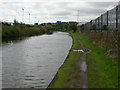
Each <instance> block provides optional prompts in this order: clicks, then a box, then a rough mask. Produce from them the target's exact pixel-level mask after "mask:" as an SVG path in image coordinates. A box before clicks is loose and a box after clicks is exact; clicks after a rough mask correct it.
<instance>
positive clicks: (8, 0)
mask: <svg viewBox="0 0 120 90" xmlns="http://www.w3.org/2000/svg"><path fill="white" fill-rule="evenodd" d="M118 2H119V0H0V12H1V14H0V21H7V22H13V20H14V19H16V20H18V21H19V22H24V23H27V24H29V23H31V24H33V23H44V22H45V23H47V22H56V21H63V22H68V21H79V22H88V21H90V20H92V19H95V18H97V17H98V16H100V15H101V14H103V13H105V12H106V11H107V10H110V9H112V8H114V7H115V6H116V5H118ZM22 8H24V19H23V10H22ZM29 14H30V15H29ZM78 16H79V17H78Z"/></svg>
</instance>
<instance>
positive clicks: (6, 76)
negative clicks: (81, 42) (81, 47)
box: [0, 32, 72, 88]
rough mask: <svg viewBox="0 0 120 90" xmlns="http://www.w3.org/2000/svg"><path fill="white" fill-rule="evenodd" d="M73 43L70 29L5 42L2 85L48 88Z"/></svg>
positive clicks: (0, 49) (7, 86) (6, 86)
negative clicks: (69, 32)
mask: <svg viewBox="0 0 120 90" xmlns="http://www.w3.org/2000/svg"><path fill="white" fill-rule="evenodd" d="M71 46H72V38H71V37H70V36H69V34H68V33H65V32H55V33H53V34H52V35H41V36H34V37H28V38H25V39H23V40H16V41H9V42H7V43H3V44H2V48H0V51H2V88H47V87H48V85H49V84H50V82H51V81H52V80H53V78H54V76H55V74H56V73H57V71H58V69H59V68H60V67H61V65H62V64H63V63H64V61H65V58H66V57H67V55H68V53H69V50H70V48H71Z"/></svg>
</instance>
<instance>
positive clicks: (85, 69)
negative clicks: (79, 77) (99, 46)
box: [80, 61, 87, 72]
mask: <svg viewBox="0 0 120 90" xmlns="http://www.w3.org/2000/svg"><path fill="white" fill-rule="evenodd" d="M80 67H81V71H83V72H86V71H87V64H86V62H85V61H82V62H81V66H80Z"/></svg>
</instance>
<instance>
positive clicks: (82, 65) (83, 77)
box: [73, 38, 90, 88]
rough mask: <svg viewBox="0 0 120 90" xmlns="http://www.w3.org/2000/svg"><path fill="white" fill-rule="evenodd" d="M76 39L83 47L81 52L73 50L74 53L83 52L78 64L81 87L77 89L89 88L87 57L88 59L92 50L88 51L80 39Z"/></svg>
mask: <svg viewBox="0 0 120 90" xmlns="http://www.w3.org/2000/svg"><path fill="white" fill-rule="evenodd" d="M76 39H77V40H78V42H79V43H80V46H81V47H82V49H81V50H73V51H74V52H82V55H81V58H80V60H79V61H78V64H77V66H78V67H79V72H78V75H79V82H78V83H79V86H78V87H77V88H88V79H87V63H86V57H87V54H88V53H89V52H90V50H89V49H87V48H86V47H85V46H84V45H83V43H82V42H81V41H80V40H79V39H78V38H76Z"/></svg>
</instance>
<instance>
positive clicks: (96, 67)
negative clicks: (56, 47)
mask: <svg viewBox="0 0 120 90" xmlns="http://www.w3.org/2000/svg"><path fill="white" fill-rule="evenodd" d="M70 34H71V36H72V38H73V46H72V48H71V50H70V52H69V55H68V57H67V58H66V62H65V63H64V64H63V66H62V67H61V68H60V69H59V71H58V73H57V74H56V77H55V78H54V80H53V82H51V84H50V86H49V88H118V66H117V62H115V60H114V59H111V58H109V57H108V56H107V55H106V52H105V51H104V49H102V48H99V46H97V45H96V44H94V43H93V41H91V40H90V39H89V38H87V37H86V36H84V35H82V34H79V33H71V32H70ZM81 43H82V44H81ZM82 45H83V46H85V47H87V48H89V49H90V50H91V52H90V54H84V53H82V52H73V50H81V49H83V46H82ZM84 59H86V63H87V68H88V69H87V72H86V74H85V75H87V76H85V75H83V76H85V77H82V76H81V75H82V74H81V72H80V63H81V62H82V60H83V61H84ZM83 81H85V83H86V85H88V86H85V87H82V86H81V85H83V83H84V82H83Z"/></svg>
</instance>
